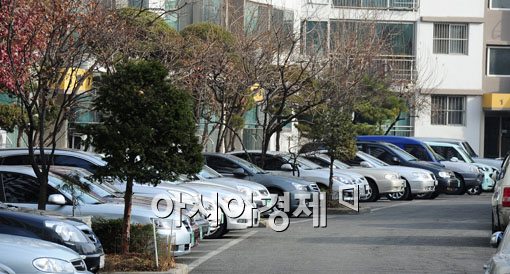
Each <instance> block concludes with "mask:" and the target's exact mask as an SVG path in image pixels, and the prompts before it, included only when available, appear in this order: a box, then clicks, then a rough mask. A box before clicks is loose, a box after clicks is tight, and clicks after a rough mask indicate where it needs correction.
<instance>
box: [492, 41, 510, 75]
mask: <svg viewBox="0 0 510 274" xmlns="http://www.w3.org/2000/svg"><path fill="white" fill-rule="evenodd" d="M488 51H489V53H488V54H489V58H487V59H488V60H489V66H488V70H489V71H488V74H489V75H501V76H509V75H510V66H509V65H508V64H509V63H510V47H489V49H488Z"/></svg>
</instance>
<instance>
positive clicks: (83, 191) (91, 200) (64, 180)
mask: <svg viewBox="0 0 510 274" xmlns="http://www.w3.org/2000/svg"><path fill="white" fill-rule="evenodd" d="M76 179H77V178H76V177H72V176H66V175H64V176H61V175H57V174H52V175H51V176H49V177H48V180H49V181H50V182H51V184H52V185H53V186H54V187H55V188H56V189H58V190H60V191H62V192H63V193H65V194H67V195H68V197H74V198H75V199H76V200H77V201H79V202H80V203H84V204H102V203H103V201H102V200H101V198H99V197H94V196H93V195H94V194H93V192H92V191H91V189H90V188H88V186H87V184H84V183H81V182H78V181H77V180H76Z"/></svg>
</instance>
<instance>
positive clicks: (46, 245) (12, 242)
mask: <svg viewBox="0 0 510 274" xmlns="http://www.w3.org/2000/svg"><path fill="white" fill-rule="evenodd" d="M4 252H5V253H11V254H15V255H16V256H23V257H25V258H26V257H31V258H38V257H42V256H44V254H48V257H52V258H59V259H65V260H67V261H74V260H76V259H81V257H80V255H78V254H77V253H76V252H74V251H72V250H71V249H69V248H67V247H65V246H63V245H59V244H54V243H52V242H48V241H43V240H38V239H33V238H27V237H21V236H14V235H7V234H0V257H4V256H7V255H4V254H3V253H4Z"/></svg>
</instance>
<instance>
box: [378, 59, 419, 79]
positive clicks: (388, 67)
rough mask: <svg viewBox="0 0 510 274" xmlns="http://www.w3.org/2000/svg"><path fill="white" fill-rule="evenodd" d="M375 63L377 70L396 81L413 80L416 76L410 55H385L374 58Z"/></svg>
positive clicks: (414, 60)
mask: <svg viewBox="0 0 510 274" xmlns="http://www.w3.org/2000/svg"><path fill="white" fill-rule="evenodd" d="M375 63H376V67H377V69H378V70H380V71H381V70H382V72H383V73H384V74H386V75H388V76H390V77H391V78H392V79H393V80H394V81H397V82H414V81H416V79H417V77H418V73H417V72H416V58H415V57H414V56H412V55H385V56H381V57H379V58H377V59H375Z"/></svg>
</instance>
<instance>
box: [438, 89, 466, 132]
mask: <svg viewBox="0 0 510 274" xmlns="http://www.w3.org/2000/svg"><path fill="white" fill-rule="evenodd" d="M434 96H437V97H445V98H446V109H441V110H440V111H444V112H446V117H445V123H444V124H439V123H436V124H435V123H433V121H432V117H433V112H434V109H432V107H433V106H432V100H433V97H434ZM453 97H461V98H462V100H463V107H464V109H463V110H450V109H449V105H450V98H453ZM430 106H431V109H430V124H431V125H432V126H450V127H452V126H454V127H465V126H466V121H467V96H463V95H441V94H437V95H431V97H430ZM453 111H456V112H462V123H461V124H453V123H449V122H448V118H449V116H450V112H453Z"/></svg>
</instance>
